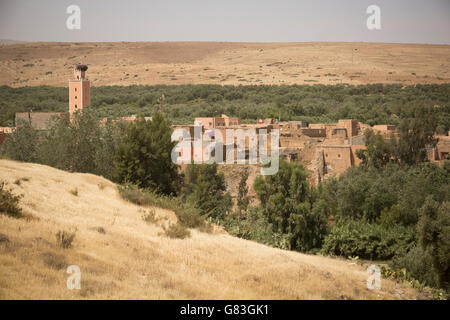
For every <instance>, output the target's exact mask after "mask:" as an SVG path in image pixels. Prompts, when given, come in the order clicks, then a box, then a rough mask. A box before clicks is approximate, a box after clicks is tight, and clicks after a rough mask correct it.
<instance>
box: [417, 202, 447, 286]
mask: <svg viewBox="0 0 450 320" xmlns="http://www.w3.org/2000/svg"><path fill="white" fill-rule="evenodd" d="M417 229H418V231H419V239H420V244H421V246H422V248H423V249H424V250H427V249H428V250H430V253H431V256H432V261H433V269H434V270H435V272H436V274H437V278H438V285H439V286H440V287H441V288H445V289H447V290H448V289H450V270H449V267H450V238H449V235H450V202H443V203H442V204H439V203H438V202H437V201H434V200H433V198H432V197H431V196H429V197H428V198H427V199H426V201H425V204H424V205H423V206H422V208H421V209H420V219H419V223H418V224H417Z"/></svg>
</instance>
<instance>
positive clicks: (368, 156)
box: [356, 129, 393, 168]
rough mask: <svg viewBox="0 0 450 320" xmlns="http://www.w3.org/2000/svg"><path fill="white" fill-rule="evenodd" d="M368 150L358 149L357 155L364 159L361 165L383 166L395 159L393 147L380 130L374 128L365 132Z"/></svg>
mask: <svg viewBox="0 0 450 320" xmlns="http://www.w3.org/2000/svg"><path fill="white" fill-rule="evenodd" d="M364 139H365V144H366V147H367V148H366V150H362V149H361V150H357V151H356V155H357V156H358V158H360V159H361V160H362V162H361V166H363V167H366V168H367V167H375V168H383V167H385V166H386V165H387V164H388V163H389V162H391V161H393V153H392V147H391V145H390V143H389V142H388V141H386V140H385V139H384V138H383V137H382V136H381V134H380V133H379V132H377V133H375V132H374V131H373V130H372V129H367V130H366V131H365V132H364Z"/></svg>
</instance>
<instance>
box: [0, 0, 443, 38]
mask: <svg viewBox="0 0 450 320" xmlns="http://www.w3.org/2000/svg"><path fill="white" fill-rule="evenodd" d="M71 5H77V6H78V7H79V9H80V19H79V22H80V24H79V27H80V28H79V29H77V28H75V29H72V30H70V29H69V28H68V27H67V25H66V22H67V20H68V19H69V17H70V16H71V12H73V11H70V10H69V11H68V9H69V7H70V6H71ZM372 5H376V6H378V7H379V9H380V14H381V15H380V25H379V29H371V30H369V28H368V26H367V25H366V22H367V20H368V18H369V17H370V16H371V14H370V13H367V10H368V8H369V7H370V6H372ZM67 11H68V12H69V13H67ZM448 13H450V2H449V1H446V0H435V1H432V2H427V1H424V0H413V1H407V0H398V1H395V2H392V1H387V0H377V1H375V0H362V1H360V0H346V1H343V2H339V3H336V2H335V1H331V0H322V1H318V2H312V1H293V0H282V1H278V2H277V3H276V6H275V5H274V2H273V1H270V0H264V1H255V0H248V1H237V0H230V1H228V2H226V3H221V2H211V1H206V0H193V1H189V2H188V3H187V2H184V1H180V0H170V1H164V2H163V1H160V0H155V1H150V2H147V1H142V0H134V1H132V2H130V3H128V2H120V1H105V0H101V1H95V2H92V1H91V2H89V1H86V0H78V1H76V3H73V2H72V1H68V0H63V1H58V2H57V3H55V2H53V1H50V0H41V1H39V2H27V1H24V0H15V1H12V0H6V1H2V2H1V3H0V39H4V40H11V41H23V42H240V43H304V42H352V43H357V42H364V43H400V44H436V45H448V44H450V33H449V32H448V30H450V19H448Z"/></svg>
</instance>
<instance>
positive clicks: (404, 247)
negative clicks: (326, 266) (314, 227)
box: [322, 221, 416, 260]
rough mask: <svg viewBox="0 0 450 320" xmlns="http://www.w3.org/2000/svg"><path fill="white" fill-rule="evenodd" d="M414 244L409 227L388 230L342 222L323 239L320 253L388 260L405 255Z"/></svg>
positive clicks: (352, 222)
mask: <svg viewBox="0 0 450 320" xmlns="http://www.w3.org/2000/svg"><path fill="white" fill-rule="evenodd" d="M415 243H416V236H415V230H414V228H412V227H404V226H399V225H394V226H391V227H389V228H387V227H383V226H381V225H379V224H375V223H367V222H363V221H344V222H341V223H340V224H339V225H337V226H336V227H334V228H333V229H331V231H330V233H329V234H328V235H327V236H326V237H325V240H324V243H323V247H322V251H323V252H324V253H325V254H331V255H338V256H344V257H349V256H352V257H354V256H358V257H360V258H362V259H370V260H389V259H391V258H393V257H394V256H395V255H404V254H406V253H407V252H408V251H409V250H410V249H411V248H412V247H413V246H414V245H415Z"/></svg>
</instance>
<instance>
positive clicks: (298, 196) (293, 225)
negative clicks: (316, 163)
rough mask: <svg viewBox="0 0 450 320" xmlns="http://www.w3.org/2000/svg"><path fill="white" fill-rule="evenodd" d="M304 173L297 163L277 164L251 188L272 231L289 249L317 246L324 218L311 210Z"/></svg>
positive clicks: (282, 162)
mask: <svg viewBox="0 0 450 320" xmlns="http://www.w3.org/2000/svg"><path fill="white" fill-rule="evenodd" d="M307 176H308V175H307V173H306V171H305V169H304V167H303V166H302V165H301V164H299V163H294V162H292V163H289V162H286V161H284V160H281V161H280V168H279V170H278V172H277V173H276V174H275V175H271V176H259V177H258V178H256V180H255V183H254V189H255V191H256V194H257V195H258V198H259V200H260V202H261V207H262V209H263V214H264V215H265V216H266V218H267V221H268V223H270V224H272V226H273V232H275V233H279V234H283V235H287V236H288V238H289V243H290V247H291V249H294V250H300V251H309V250H311V249H313V248H316V247H318V246H320V243H321V241H322V239H323V236H324V233H325V226H326V219H324V218H323V217H322V215H319V213H320V212H321V210H320V208H319V207H317V208H316V209H315V210H313V211H312V206H311V202H310V198H311V190H310V187H309V183H308V181H307Z"/></svg>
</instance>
